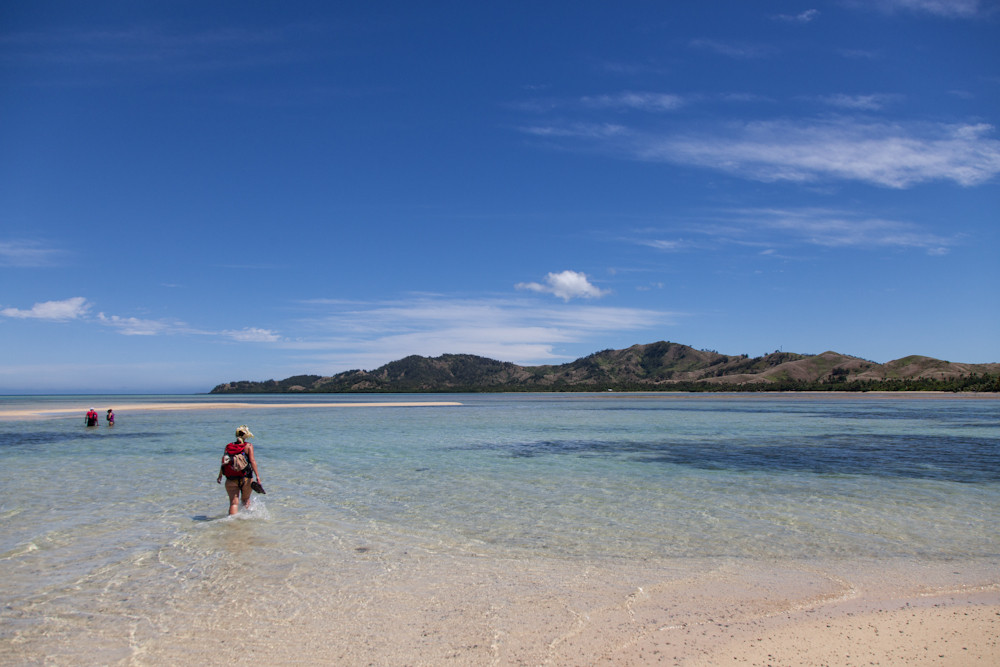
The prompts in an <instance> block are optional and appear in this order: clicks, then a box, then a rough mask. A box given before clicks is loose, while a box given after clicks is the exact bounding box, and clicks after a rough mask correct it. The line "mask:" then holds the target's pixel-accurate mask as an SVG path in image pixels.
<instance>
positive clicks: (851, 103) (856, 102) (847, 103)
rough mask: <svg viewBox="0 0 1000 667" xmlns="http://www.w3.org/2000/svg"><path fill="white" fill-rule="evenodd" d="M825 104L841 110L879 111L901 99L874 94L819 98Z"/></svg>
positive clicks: (883, 94)
mask: <svg viewBox="0 0 1000 667" xmlns="http://www.w3.org/2000/svg"><path fill="white" fill-rule="evenodd" d="M819 99H820V101H821V102H823V103H824V104H829V105H830V106H834V107H838V108H841V109H858V110H861V111H879V110H881V109H882V108H884V107H885V106H886V105H888V104H889V103H891V102H893V101H895V100H897V99H899V96H897V95H890V94H885V93H874V94H871V95H844V94H837V95H826V96H823V97H820V98H819Z"/></svg>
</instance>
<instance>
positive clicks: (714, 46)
mask: <svg viewBox="0 0 1000 667" xmlns="http://www.w3.org/2000/svg"><path fill="white" fill-rule="evenodd" d="M690 44H691V46H693V47H695V48H697V49H704V50H706V51H711V52H713V53H717V54H719V55H722V56H728V57H730V58H737V59H740V60H743V59H753V58H766V57H768V56H770V55H772V54H773V53H774V52H775V49H774V47H772V46H768V45H760V44H748V43H745V42H720V41H717V40H714V39H692V40H691V42H690Z"/></svg>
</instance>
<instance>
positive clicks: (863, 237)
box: [743, 209, 955, 255]
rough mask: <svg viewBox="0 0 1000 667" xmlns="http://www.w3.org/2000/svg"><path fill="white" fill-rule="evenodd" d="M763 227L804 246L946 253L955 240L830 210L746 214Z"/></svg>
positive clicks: (910, 226)
mask: <svg viewBox="0 0 1000 667" xmlns="http://www.w3.org/2000/svg"><path fill="white" fill-rule="evenodd" d="M743 213H744V215H746V216H747V217H748V218H749V219H753V220H755V221H756V223H757V224H758V225H759V226H760V227H763V228H767V229H771V230H774V231H777V232H779V233H782V234H791V235H794V237H795V238H796V239H797V240H798V241H800V242H804V243H809V244H812V245H819V246H826V247H833V248H836V247H860V248H880V247H881V248H884V247H894V248H918V249H923V250H926V251H927V252H928V253H929V254H933V255H939V254H945V253H946V252H947V251H948V248H949V246H952V245H954V243H955V240H954V239H950V238H947V237H943V236H940V235H937V234H932V233H930V232H926V231H924V230H923V229H921V228H920V227H918V226H917V225H914V224H912V223H908V222H901V221H898V220H886V219H883V218H873V217H862V216H858V215H857V214H851V213H848V212H844V211H835V210H826V209H793V210H777V209H760V210H756V211H754V210H751V211H745V212H743Z"/></svg>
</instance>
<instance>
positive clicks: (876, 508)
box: [0, 393, 1000, 664]
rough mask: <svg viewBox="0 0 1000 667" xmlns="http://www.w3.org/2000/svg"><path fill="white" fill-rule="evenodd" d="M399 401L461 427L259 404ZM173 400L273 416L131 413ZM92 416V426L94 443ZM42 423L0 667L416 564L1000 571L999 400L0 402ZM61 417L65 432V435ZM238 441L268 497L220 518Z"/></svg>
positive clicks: (5, 590) (319, 597)
mask: <svg viewBox="0 0 1000 667" xmlns="http://www.w3.org/2000/svg"><path fill="white" fill-rule="evenodd" d="M402 401H405V402H413V401H428V402H432V401H455V402H458V403H460V405H457V406H444V407H392V406H381V407H363V406H361V405H354V406H352V405H344V406H340V407H281V406H274V405H273V404H296V405H297V404H303V403H328V402H336V403H347V404H350V403H355V404H360V403H369V402H381V403H393V402H402ZM167 402H169V403H177V404H182V405H190V406H191V407H197V406H198V405H199V404H204V403H217V402H232V403H234V404H235V403H252V404H253V403H256V404H269V405H271V407H253V406H251V407H247V406H244V405H234V406H233V407H226V408H215V409H190V410H169V411H166V410H144V409H142V406H143V405H151V404H161V403H167ZM91 405H93V406H95V407H96V408H97V409H98V412H100V413H101V414H102V424H101V426H100V427H98V428H90V429H88V428H85V427H84V426H83V415H84V412H85V410H86V409H87V408H88V407H90V406H91ZM121 406H133V407H129V408H124V409H123V408H122V407H121ZM39 407H41V408H43V409H47V410H51V411H52V412H51V413H50V414H48V415H43V416H41V417H34V418H30V419H24V418H13V417H3V418H0V490H2V493H0V661H2V662H6V663H8V664H9V663H12V662H13V663H38V664H42V663H43V662H44V663H67V664H68V663H70V662H76V664H112V663H121V664H126V663H130V664H156V663H158V662H166V661H167V659H166V658H165V657H163V656H164V655H166V654H165V653H163V652H162V646H163V645H165V644H164V643H165V642H167V641H168V639H169V638H170V636H171V633H173V636H174V637H175V638H176V636H177V634H178V632H179V627H180V623H181V622H180V620H179V619H181V618H185V619H188V621H187V622H190V619H192V618H193V619H201V621H200V622H201V623H203V624H204V627H205V628H208V629H210V628H211V627H214V625H213V623H216V622H217V621H213V620H211V619H216V618H217V617H218V616H220V615H225V613H226V612H225V611H224V610H225V607H224V606H223V605H224V604H226V602H225V601H226V600H231V599H233V596H234V595H235V594H234V593H233V592H232V591H233V590H243V589H244V587H247V588H252V589H253V590H254V591H255V593H254V594H255V595H258V596H265V597H266V599H267V600H268V601H269V605H270V606H271V609H272V611H273V613H274V614H276V615H277V616H279V617H280V618H284V619H294V618H297V617H298V615H299V614H301V613H303V611H306V612H307V611H308V610H309V609H314V610H318V609H319V608H320V607H323V608H325V607H324V605H328V604H332V603H331V602H330V600H332V599H334V598H337V596H342V599H341V602H343V604H345V605H346V604H350V605H354V606H355V607H357V608H358V609H364V608H365V605H364V603H363V602H362V601H363V600H364V599H365V596H366V595H368V594H369V593H368V591H369V590H370V589H373V588H378V587H379V586H381V585H382V584H381V583H379V582H384V581H385V580H386V579H387V578H390V577H394V576H395V577H399V576H401V575H400V574H399V572H401V571H403V570H405V568H406V567H408V566H407V565H406V563H411V562H414V561H413V559H418V558H419V559H421V562H435V563H439V564H440V563H445V564H447V563H460V562H466V560H467V559H485V561H488V562H492V563H501V562H505V563H532V564H535V566H537V567H539V568H546V567H550V566H552V567H560V568H564V569H568V570H573V569H577V568H584V567H586V566H587V564H592V563H596V562H601V563H616V562H617V563H623V564H624V563H652V564H658V565H663V564H677V563H689V564H691V567H698V564H700V563H708V562H715V563H718V562H728V563H733V562H739V563H752V564H768V563H800V564H801V563H812V562H826V563H829V562H836V561H842V562H848V563H849V562H877V561H893V562H900V561H902V562H912V563H945V564H947V563H977V564H980V565H982V564H985V566H986V567H987V568H989V567H992V566H995V565H996V564H997V563H998V562H1000V521H998V519H1000V400H996V399H995V398H970V397H962V396H940V395H934V396H920V397H912V396H906V397H903V396H898V397H894V396H884V395H879V396H867V395H864V396H847V395H811V394H805V395H803V394H795V395H752V396H745V395H731V394H716V395H686V394H610V393H609V394H579V395H578V394H525V395H425V396H412V395H406V396H377V397H370V396H364V397H359V396H350V397H345V396H308V397H303V396H294V397H290V396H225V397H216V396H174V397H163V396H151V397H136V396H101V397H4V398H0V412H3V411H11V410H17V409H25V408H39ZM108 407H112V408H115V410H116V414H117V423H116V425H115V426H114V427H113V428H108V427H106V426H105V425H104V423H103V413H104V411H105V410H106V409H107V408H108ZM67 408H68V409H75V408H79V411H78V414H77V413H69V414H66V413H61V412H56V411H57V410H60V409H67ZM239 424H247V425H249V426H250V428H251V430H252V431H253V432H254V434H255V436H256V437H255V438H254V447H255V452H256V456H257V459H258V463H259V468H260V473H261V476H262V478H263V482H264V486H265V488H266V489H267V495H265V496H260V495H255V497H254V504H253V507H252V508H251V510H249V511H244V512H241V513H240V514H239V515H238V516H237V517H235V518H229V517H227V516H226V510H227V500H226V496H225V492H224V490H223V488H222V487H221V486H220V485H217V484H216V483H215V478H216V474H217V471H218V462H219V458H220V457H221V453H222V448H223V447H224V445H225V444H226V443H227V442H229V441H230V440H231V439H232V436H233V431H234V430H235V427H236V426H237V425H239ZM485 561H484V562H485ZM234 563H238V564H239V565H238V567H237V566H234V565H233V564H234ZM447 570H448V566H447V565H446V566H444V567H443V568H431V569H424V570H419V572H421V573H422V574H421V575H420V576H422V577H425V578H426V577H428V576H432V577H433V576H438V577H444V578H446V576H447V575H446V574H442V572H447ZM417 571H418V568H416V567H414V568H413V572H417ZM431 571H433V572H437V573H438V574H436V575H428V574H427V573H428V572H431ZM408 585H411V584H408ZM412 585H413V586H417V584H412ZM442 585H443V582H442ZM483 585H485V584H483ZM420 586H421V587H422V588H421V590H424V591H426V590H431V589H434V588H435V587H436V586H438V584H437V583H435V582H433V581H432V582H430V583H428V582H427V581H426V580H424V581H423V582H422V583H421V584H420ZM495 593H496V591H495V590H494V591H493V593H492V594H495ZM383 595H384V593H383ZM340 608H343V607H340ZM289 623H291V621H289ZM208 629H206V630H205V632H208V631H209V630H208ZM81 646H83V647H86V650H85V653H84V655H85V656H86V658H85V659H84V660H83V661H82V663H81V662H79V660H80V657H81V653H80V651H81V650H83V649H81ZM173 646H174V649H173V650H175V651H176V650H178V649H177V647H176V642H174V643H173ZM71 647H75V648H71ZM156 647H161V648H159V649H157V648H156ZM157 651H160V652H157ZM170 655H171V658H170V660H176V659H178V655H177V654H176V653H172V654H170ZM188 657H191V656H188ZM204 658H205V656H204V655H200V659H204ZM209 662H210V661H209Z"/></svg>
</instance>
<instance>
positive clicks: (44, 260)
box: [0, 241, 64, 268]
mask: <svg viewBox="0 0 1000 667" xmlns="http://www.w3.org/2000/svg"><path fill="white" fill-rule="evenodd" d="M63 254H64V253H63V251H61V250H57V249H55V248H49V247H46V246H44V245H42V244H41V243H39V242H37V241H0V266H8V267H14V268H36V267H44V266H54V265H55V264H56V263H57V261H56V260H57V259H58V258H59V257H60V256H61V255H63Z"/></svg>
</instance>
